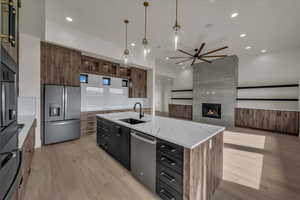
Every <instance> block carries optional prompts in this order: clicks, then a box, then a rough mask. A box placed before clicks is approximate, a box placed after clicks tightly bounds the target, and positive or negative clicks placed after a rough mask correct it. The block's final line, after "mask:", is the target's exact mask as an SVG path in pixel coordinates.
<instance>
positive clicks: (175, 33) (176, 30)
mask: <svg viewBox="0 0 300 200" xmlns="http://www.w3.org/2000/svg"><path fill="white" fill-rule="evenodd" d="M175 1H176V19H175V25H174V26H173V28H172V29H173V30H172V43H173V44H174V49H175V50H177V49H178V45H179V42H180V41H181V39H182V30H181V26H180V25H179V23H178V0H175Z"/></svg>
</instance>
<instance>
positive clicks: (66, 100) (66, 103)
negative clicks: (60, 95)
mask: <svg viewBox="0 0 300 200" xmlns="http://www.w3.org/2000/svg"><path fill="white" fill-rule="evenodd" d="M64 94H65V95H64V98H65V99H64V105H65V109H64V119H66V113H68V88H66V87H65V88H64Z"/></svg>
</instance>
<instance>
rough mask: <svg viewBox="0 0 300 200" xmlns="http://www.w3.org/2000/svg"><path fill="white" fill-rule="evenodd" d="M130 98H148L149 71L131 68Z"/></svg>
mask: <svg viewBox="0 0 300 200" xmlns="http://www.w3.org/2000/svg"><path fill="white" fill-rule="evenodd" d="M129 98H147V71H146V70H143V69H138V68H131V78H130V85H129Z"/></svg>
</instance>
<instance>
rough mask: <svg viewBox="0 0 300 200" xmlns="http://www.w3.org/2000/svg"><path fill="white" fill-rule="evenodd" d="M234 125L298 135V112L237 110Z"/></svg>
mask: <svg viewBox="0 0 300 200" xmlns="http://www.w3.org/2000/svg"><path fill="white" fill-rule="evenodd" d="M235 116H236V117H235V118H236V119H235V125H236V126H240V127H245V128H255V129H261V130H267V131H273V132H278V133H283V134H292V135H297V136H298V135H299V112H296V111H276V110H263V109H247V108H237V109H236V110H235Z"/></svg>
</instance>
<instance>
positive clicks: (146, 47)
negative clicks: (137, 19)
mask: <svg viewBox="0 0 300 200" xmlns="http://www.w3.org/2000/svg"><path fill="white" fill-rule="evenodd" d="M148 6H149V2H147V1H145V2H144V7H145V27H144V28H145V34H144V38H143V41H142V44H143V54H144V58H145V59H146V57H147V55H148V54H149V53H150V52H151V48H150V46H149V42H148V39H147V8H148Z"/></svg>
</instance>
